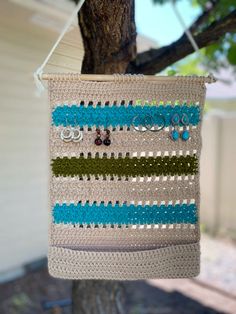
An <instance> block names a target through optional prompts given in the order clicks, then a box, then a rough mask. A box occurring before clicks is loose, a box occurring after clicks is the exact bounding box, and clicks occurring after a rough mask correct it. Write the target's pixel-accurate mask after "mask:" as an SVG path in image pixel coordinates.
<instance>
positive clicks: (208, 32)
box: [127, 10, 236, 74]
mask: <svg viewBox="0 0 236 314" xmlns="http://www.w3.org/2000/svg"><path fill="white" fill-rule="evenodd" d="M235 31H236V10H234V11H232V12H231V13H230V14H228V15H227V16H225V17H224V18H222V19H221V20H218V21H215V22H213V23H212V24H210V25H209V26H208V27H206V28H205V29H204V30H203V31H202V32H201V33H200V34H198V35H196V36H195V40H196V42H197V44H198V46H199V48H203V47H207V46H209V45H211V44H214V43H217V42H218V41H219V40H220V39H221V37H222V36H224V35H225V34H226V33H232V32H235ZM193 52H194V50H193V47H192V45H191V43H190V42H189V40H188V39H187V37H186V36H181V37H180V38H179V39H178V40H177V41H175V42H173V43H172V44H170V45H169V46H165V47H162V48H158V49H150V50H148V51H145V52H143V53H140V54H138V55H137V58H136V59H135V60H134V61H131V62H130V64H129V66H128V69H127V73H143V74H156V73H158V72H160V71H162V70H164V69H165V68H166V67H168V66H169V65H171V64H173V63H175V62H177V61H179V60H181V59H183V58H184V57H186V56H188V55H189V54H191V53H193Z"/></svg>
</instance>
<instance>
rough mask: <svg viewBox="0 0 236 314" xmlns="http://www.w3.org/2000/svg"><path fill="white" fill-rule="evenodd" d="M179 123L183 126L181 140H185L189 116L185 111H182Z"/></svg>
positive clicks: (187, 134) (187, 136)
mask: <svg viewBox="0 0 236 314" xmlns="http://www.w3.org/2000/svg"><path fill="white" fill-rule="evenodd" d="M181 123H182V124H183V126H184V130H183V132H182V134H181V138H182V140H183V141H187V140H188V139H189V131H188V130H187V126H188V125H189V118H188V116H187V115H186V113H184V114H183V115H182V118H181Z"/></svg>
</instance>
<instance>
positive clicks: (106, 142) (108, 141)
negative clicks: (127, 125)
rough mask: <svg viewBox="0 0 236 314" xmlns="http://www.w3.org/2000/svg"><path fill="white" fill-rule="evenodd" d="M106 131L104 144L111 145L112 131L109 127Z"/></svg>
mask: <svg viewBox="0 0 236 314" xmlns="http://www.w3.org/2000/svg"><path fill="white" fill-rule="evenodd" d="M105 131H106V135H105V139H104V140H103V144H104V145H106V146H109V145H111V140H110V133H111V132H110V131H109V130H108V129H106V130H105Z"/></svg>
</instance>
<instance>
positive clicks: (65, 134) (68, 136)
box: [60, 117, 73, 143]
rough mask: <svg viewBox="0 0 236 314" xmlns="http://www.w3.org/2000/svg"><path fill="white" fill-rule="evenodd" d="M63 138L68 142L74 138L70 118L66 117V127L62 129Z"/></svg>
mask: <svg viewBox="0 0 236 314" xmlns="http://www.w3.org/2000/svg"><path fill="white" fill-rule="evenodd" d="M60 137H61V139H62V140H63V141H64V142H65V143H68V142H70V141H71V140H72V137H73V132H72V129H71V128H70V127H69V126H68V120H67V117H66V128H63V129H62V130H61V135H60Z"/></svg>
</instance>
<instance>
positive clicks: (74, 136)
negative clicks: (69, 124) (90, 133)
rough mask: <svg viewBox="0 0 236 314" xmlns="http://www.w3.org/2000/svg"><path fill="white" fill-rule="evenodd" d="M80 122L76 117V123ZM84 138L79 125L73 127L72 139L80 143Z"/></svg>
mask: <svg viewBox="0 0 236 314" xmlns="http://www.w3.org/2000/svg"><path fill="white" fill-rule="evenodd" d="M77 124H78V123H76V118H75V125H77ZM82 139H83V132H82V131H81V130H80V129H79V128H78V127H77V128H75V127H74V128H72V141H73V142H75V143H78V142H80V141H82Z"/></svg>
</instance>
